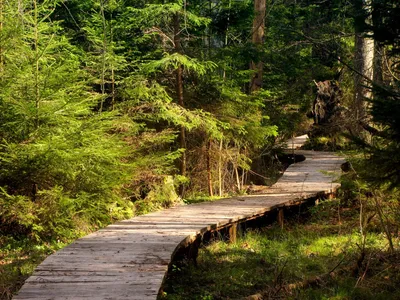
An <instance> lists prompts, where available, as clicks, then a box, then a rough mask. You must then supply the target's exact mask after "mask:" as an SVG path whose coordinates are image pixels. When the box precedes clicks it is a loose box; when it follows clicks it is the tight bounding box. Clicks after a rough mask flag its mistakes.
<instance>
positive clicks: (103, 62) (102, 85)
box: [99, 0, 108, 113]
mask: <svg viewBox="0 0 400 300" xmlns="http://www.w3.org/2000/svg"><path fill="white" fill-rule="evenodd" d="M104 5H105V3H104V2H103V0H100V14H101V20H102V25H103V48H102V49H101V79H100V80H101V82H100V88H101V102H100V108H99V112H100V113H101V112H102V111H103V106H104V101H105V98H106V80H105V76H106V53H107V51H108V50H107V32H106V30H107V24H106V17H105V14H104Z"/></svg>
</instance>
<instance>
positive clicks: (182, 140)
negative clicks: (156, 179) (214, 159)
mask: <svg viewBox="0 0 400 300" xmlns="http://www.w3.org/2000/svg"><path fill="white" fill-rule="evenodd" d="M180 25H181V24H180V20H179V14H178V13H177V14H175V16H174V44H175V49H174V50H175V52H176V53H182V46H181V36H180V31H181V26H180ZM175 81H176V82H175V85H176V86H175V89H176V96H177V98H178V104H179V105H180V106H181V107H185V102H184V98H183V66H182V65H179V66H178V68H177V69H176V80H175ZM179 144H180V148H181V149H184V152H183V153H182V156H181V161H180V175H182V176H186V130H185V127H184V126H183V125H182V126H181V128H180V133H179ZM184 193H185V187H184V185H181V186H180V187H179V195H180V196H181V197H183V195H184Z"/></svg>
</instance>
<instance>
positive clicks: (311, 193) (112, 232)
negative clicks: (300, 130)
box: [14, 136, 344, 300]
mask: <svg viewBox="0 0 400 300" xmlns="http://www.w3.org/2000/svg"><path fill="white" fill-rule="evenodd" d="M305 141H306V137H305V136H302V137H299V138H298V139H293V140H291V141H289V142H288V148H289V146H290V148H292V147H293V148H294V149H297V148H299V147H300V146H301V145H302V144H303V143H304V142H305ZM290 151H295V152H296V154H301V155H304V156H305V157H306V160H305V161H303V162H300V163H296V164H293V165H291V166H289V168H288V169H287V170H286V172H285V173H284V174H283V176H282V177H281V179H280V180H279V181H278V182H277V183H276V184H274V185H273V186H272V187H271V188H269V189H268V190H267V192H266V193H264V194H262V195H247V196H241V197H235V198H229V199H222V200H219V201H215V202H205V203H199V204H193V205H181V206H177V207H173V208H170V209H167V210H162V211H157V212H153V213H150V214H147V215H143V216H138V217H135V218H132V219H129V220H124V221H121V222H118V223H115V224H113V225H110V226H108V227H106V228H104V229H102V230H99V231H97V232H94V233H92V234H90V235H87V236H85V237H83V238H81V239H78V240H77V241H75V242H74V243H72V244H71V245H69V246H67V247H65V248H64V249H62V250H60V251H58V252H57V253H55V254H53V255H50V256H49V257H48V258H46V259H45V260H44V261H43V263H42V264H40V265H39V266H38V267H37V268H36V270H35V272H34V274H33V275H32V276H31V277H30V278H29V279H28V280H27V281H26V282H25V284H24V285H23V287H22V288H21V290H20V291H19V293H18V294H17V295H16V296H15V297H14V299H15V300H33V299H43V300H46V299H48V300H50V299H54V300H56V299H57V300H67V299H68V300H72V299H73V300H75V299H94V300H96V299H103V300H106V299H108V300H110V299H116V300H117V299H121V300H123V299H140V300H146V299H156V298H157V295H158V293H159V290H160V288H161V286H162V283H163V280H164V276H165V275H166V272H167V270H168V265H169V264H170V262H171V260H172V256H173V255H174V254H175V253H177V250H179V248H181V247H184V246H187V245H188V244H189V243H190V242H191V241H194V240H195V239H196V237H197V236H198V235H203V234H204V233H206V232H207V231H212V230H217V229H219V228H223V227H227V226H230V225H232V224H235V223H238V222H242V221H245V220H248V219H253V218H256V217H258V216H263V215H265V213H267V212H268V211H271V210H275V209H277V208H280V207H284V206H292V205H298V204H299V203H301V202H302V201H304V200H306V199H309V198H313V197H316V196H317V195H321V194H331V193H334V192H335V191H336V189H337V188H338V187H339V183H336V182H335V179H336V178H337V176H338V175H339V173H340V166H341V164H342V163H344V159H343V158H341V157H338V156H336V155H335V154H334V153H328V152H314V151H304V150H293V149H291V150H290Z"/></svg>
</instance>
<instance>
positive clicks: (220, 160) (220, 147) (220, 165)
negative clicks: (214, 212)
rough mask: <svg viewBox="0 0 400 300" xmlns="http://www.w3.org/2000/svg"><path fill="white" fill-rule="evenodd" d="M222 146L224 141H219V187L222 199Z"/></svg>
mask: <svg viewBox="0 0 400 300" xmlns="http://www.w3.org/2000/svg"><path fill="white" fill-rule="evenodd" d="M222 146H223V139H222V138H221V140H220V141H219V156H218V187H219V196H220V197H222V193H223V190H222Z"/></svg>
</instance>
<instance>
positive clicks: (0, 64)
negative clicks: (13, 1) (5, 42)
mask: <svg viewBox="0 0 400 300" xmlns="http://www.w3.org/2000/svg"><path fill="white" fill-rule="evenodd" d="M2 31H3V0H0V35H1V34H2ZM2 73H3V48H2V45H1V43H0V75H1V74H2ZM1 78H3V77H2V76H0V80H1Z"/></svg>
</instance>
